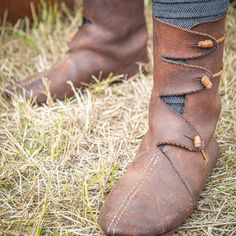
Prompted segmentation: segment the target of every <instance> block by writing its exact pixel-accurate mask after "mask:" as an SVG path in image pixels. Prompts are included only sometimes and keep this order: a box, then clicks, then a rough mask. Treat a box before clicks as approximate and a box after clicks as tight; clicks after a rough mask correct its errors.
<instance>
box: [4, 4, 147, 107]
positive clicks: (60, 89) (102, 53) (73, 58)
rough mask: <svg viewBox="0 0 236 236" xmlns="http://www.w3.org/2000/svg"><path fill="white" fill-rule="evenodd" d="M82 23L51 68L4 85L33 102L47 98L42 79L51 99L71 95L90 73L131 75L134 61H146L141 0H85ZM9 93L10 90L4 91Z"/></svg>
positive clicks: (85, 80) (86, 82) (134, 65)
mask: <svg viewBox="0 0 236 236" xmlns="http://www.w3.org/2000/svg"><path fill="white" fill-rule="evenodd" d="M83 16H84V18H85V22H84V24H83V25H82V26H81V27H80V28H79V30H78V32H77V33H76V35H75V36H74V38H73V39H72V41H71V42H70V45H69V51H68V52H67V53H66V55H65V56H64V57H63V58H62V59H61V60H60V61H59V62H58V63H56V64H55V65H54V66H53V67H52V68H51V69H49V70H48V71H45V72H43V73H41V74H37V75H33V76H30V77H29V78H27V79H26V80H23V81H22V82H20V83H19V84H18V85H12V86H9V87H7V89H6V91H10V92H12V91H14V90H15V91H16V92H17V93H19V94H22V95H23V94H24V93H25V96H26V97H27V98H30V97H32V98H33V99H34V100H35V101H36V102H37V103H44V102H46V100H47V96H46V95H45V94H46V93H45V91H46V89H45V83H44V79H45V80H46V81H47V82H48V86H49V91H50V93H51V96H52V98H53V99H64V98H65V96H67V97H70V96H72V95H73V91H72V88H71V85H70V84H68V82H69V81H71V82H72V83H73V85H74V87H76V88H82V87H84V86H86V85H87V84H89V83H91V82H93V80H92V76H95V77H99V75H100V73H101V72H102V77H103V78H106V77H107V76H109V74H110V73H113V74H114V75H120V74H124V75H126V74H127V75H128V76H132V75H134V74H136V73H137V72H138V70H139V65H138V62H142V63H146V62H147V49H146V43H147V29H146V23H145V17H144V3H143V0H135V1H125V0H86V1H84V3H83ZM6 94H8V96H10V94H11V93H9V92H8V93H6Z"/></svg>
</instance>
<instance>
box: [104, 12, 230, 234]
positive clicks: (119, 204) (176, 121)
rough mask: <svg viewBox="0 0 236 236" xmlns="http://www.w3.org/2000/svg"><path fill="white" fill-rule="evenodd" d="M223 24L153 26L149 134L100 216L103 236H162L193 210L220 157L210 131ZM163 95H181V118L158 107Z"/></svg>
mask: <svg viewBox="0 0 236 236" xmlns="http://www.w3.org/2000/svg"><path fill="white" fill-rule="evenodd" d="M224 21H225V19H224V17H223V18H222V19H219V20H216V21H211V22H207V23H202V24H199V25H195V26H194V27H192V29H191V30H187V29H180V28H178V27H175V26H172V25H168V24H166V23H163V22H160V21H158V20H156V19H154V88H153V92H152V97H151V102H150V111H149V129H148V131H147V133H146V135H145V137H144V138H143V140H142V143H141V147H140V149H139V152H138V154H137V157H136V158H135V160H134V162H133V163H132V164H131V166H130V167H129V168H128V171H127V173H126V174H125V175H124V176H123V177H121V179H120V181H119V182H118V183H117V185H116V186H115V188H114V189H113V191H112V192H111V193H110V194H109V196H108V197H107V200H106V201H105V203H104V205H103V207H102V209H101V214H100V225H101V228H102V229H103V231H104V233H105V234H106V235H142V236H143V235H148V236H151V235H164V234H168V233H170V232H172V231H173V230H175V229H176V227H177V226H178V225H180V224H182V223H183V222H184V221H185V220H186V218H187V217H188V216H189V215H190V213H191V212H192V210H193V208H194V206H195V205H196V201H197V199H198V197H199V195H200V193H201V191H202V190H203V188H204V185H205V183H206V181H207V178H208V176H209V174H210V173H211V170H212V168H213V167H214V166H215V165H216V162H217V158H218V156H219V150H218V145H217V143H216V141H215V138H214V131H215V127H216V123H217V121H218V118H219V114H220V97H219V94H218V92H217V90H218V86H219V81H220V74H221V71H222V55H223V41H224V38H225V37H224ZM174 59H175V60H174ZM180 59H181V61H180ZM182 60H186V61H185V63H183V61H182ZM168 95H186V103H185V109H184V113H183V114H182V115H180V114H179V113H177V112H175V111H174V110H173V109H172V108H170V107H169V106H168V105H167V104H166V103H165V102H164V101H163V100H162V99H161V96H168Z"/></svg>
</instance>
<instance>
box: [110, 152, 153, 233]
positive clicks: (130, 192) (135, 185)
mask: <svg viewBox="0 0 236 236" xmlns="http://www.w3.org/2000/svg"><path fill="white" fill-rule="evenodd" d="M155 156H156V154H154V155H153V157H152V158H151V160H150V161H149V163H148V164H147V165H146V167H145V169H144V171H143V173H144V174H145V173H146V171H147V170H148V168H149V166H150V165H151V163H152V161H153V159H154V158H155ZM142 177H143V175H142V176H140V178H138V180H137V182H136V183H135V184H134V186H133V187H132V189H131V190H130V191H129V193H128V194H127V195H126V196H125V198H124V199H123V201H122V203H121V205H120V207H119V209H118V210H117V212H116V214H115V215H114V217H113V218H112V221H111V223H110V225H109V227H108V233H109V232H110V229H111V226H112V224H113V223H114V221H115V219H116V218H117V215H118V214H119V212H120V210H121V209H122V207H123V206H124V204H125V202H126V200H127V199H128V198H129V196H130V195H132V193H133V191H134V190H135V188H136V187H137V186H138V184H139V182H140V180H141V179H142Z"/></svg>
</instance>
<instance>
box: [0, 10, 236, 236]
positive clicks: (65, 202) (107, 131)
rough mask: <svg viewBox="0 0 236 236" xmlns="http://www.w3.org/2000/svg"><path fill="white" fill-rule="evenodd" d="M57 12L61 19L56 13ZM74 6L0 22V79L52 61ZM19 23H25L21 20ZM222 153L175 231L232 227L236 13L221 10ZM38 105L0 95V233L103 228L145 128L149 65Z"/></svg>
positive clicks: (67, 33) (229, 233)
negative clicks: (31, 19)
mask: <svg viewBox="0 0 236 236" xmlns="http://www.w3.org/2000/svg"><path fill="white" fill-rule="evenodd" d="M62 22H63V23H62ZM78 23H80V14H78V15H76V16H72V15H70V14H68V15H67V19H66V20H64V21H62V19H61V18H60V17H59V15H58V14H57V13H55V14H54V17H51V18H50V17H48V16H47V14H46V13H45V12H44V17H43V19H42V20H41V21H40V23H38V24H37V23H35V25H34V26H33V28H29V25H28V24H27V23H25V22H21V23H20V24H17V25H16V26H15V27H11V26H8V25H7V24H5V23H2V26H1V28H0V83H1V87H2V88H3V87H4V85H5V84H6V83H7V81H11V80H20V79H23V78H24V77H25V76H27V75H29V74H32V73H33V72H35V71H39V70H43V69H45V68H48V67H50V65H51V64H52V63H53V62H55V61H56V60H57V59H58V57H60V56H61V55H62V53H63V52H65V50H66V42H67V41H69V39H70V38H71V36H72V35H73V33H74V32H75V31H76V28H77V25H78ZM23 29H24V30H23ZM225 68H226V70H225V74H224V76H223V77H224V78H223V80H222V84H221V88H220V93H221V95H222V103H223V110H222V116H221V120H220V123H219V126H218V129H217V136H218V141H219V143H220V147H221V151H222V154H221V158H220V161H219V163H218V166H217V168H216V169H215V170H214V172H213V174H212V176H211V178H210V179H209V182H208V184H207V186H206V189H205V191H204V192H203V193H202V195H201V198H200V201H199V203H198V205H197V208H196V210H195V212H194V213H193V214H192V215H191V217H190V218H189V219H188V221H187V222H186V224H184V225H182V226H181V227H179V229H178V231H177V233H176V235H196V236H198V235H226V236H234V235H236V159H235V157H236V148H235V144H236V137H235V133H236V18H235V16H234V13H233V12H232V11H231V14H230V15H229V17H228V39H227V42H226V53H225ZM114 79H117V78H114V77H110V78H108V80H106V81H105V82H102V83H98V84H96V85H94V86H91V87H90V88H89V89H87V90H85V91H84V92H83V93H81V92H79V91H76V92H75V96H74V97H73V98H72V99H68V100H67V101H65V102H56V103H54V102H49V104H48V105H47V106H46V105H45V106H43V107H38V106H32V104H31V103H30V102H29V101H25V100H24V99H23V98H22V97H17V96H15V98H14V100H13V102H12V103H11V104H10V103H9V102H8V101H6V100H4V98H3V97H0V235H101V231H100V229H99V226H98V223H97V220H98V215H99V208H100V206H101V204H102V202H103V201H104V199H105V197H106V195H107V193H108V192H109V191H110V189H111V188H112V186H113V185H114V184H115V182H116V181H117V179H118V178H119V177H120V176H121V175H122V174H123V173H124V171H125V170H126V168H127V165H128V164H129V163H130V162H131V161H132V159H133V158H134V155H135V153H136V150H137V148H138V146H139V143H140V140H141V136H142V135H143V133H144V132H145V130H146V128H147V108H148V101H149V96H150V91H151V86H152V81H151V75H148V76H145V75H143V74H140V75H139V76H138V77H136V78H133V79H131V80H129V81H124V82H123V83H120V84H115V85H112V86H108V85H109V84H110V82H111V81H112V80H114Z"/></svg>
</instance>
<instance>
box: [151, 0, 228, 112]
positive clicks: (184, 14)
mask: <svg viewBox="0 0 236 236" xmlns="http://www.w3.org/2000/svg"><path fill="white" fill-rule="evenodd" d="M152 3H153V16H154V17H157V18H159V19H161V20H162V21H164V22H167V23H169V24H173V25H177V26H178V27H181V28H191V27H192V26H193V25H194V24H197V23H202V22H206V21H209V20H214V19H218V18H220V17H221V16H223V15H224V14H225V12H226V11H227V9H228V0H153V1H152ZM162 99H163V100H164V101H165V102H166V103H167V104H168V105H169V106H170V107H171V108H172V109H174V110H175V111H177V112H179V113H181V114H182V113H183V112H184V104H185V96H166V97H162Z"/></svg>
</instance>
